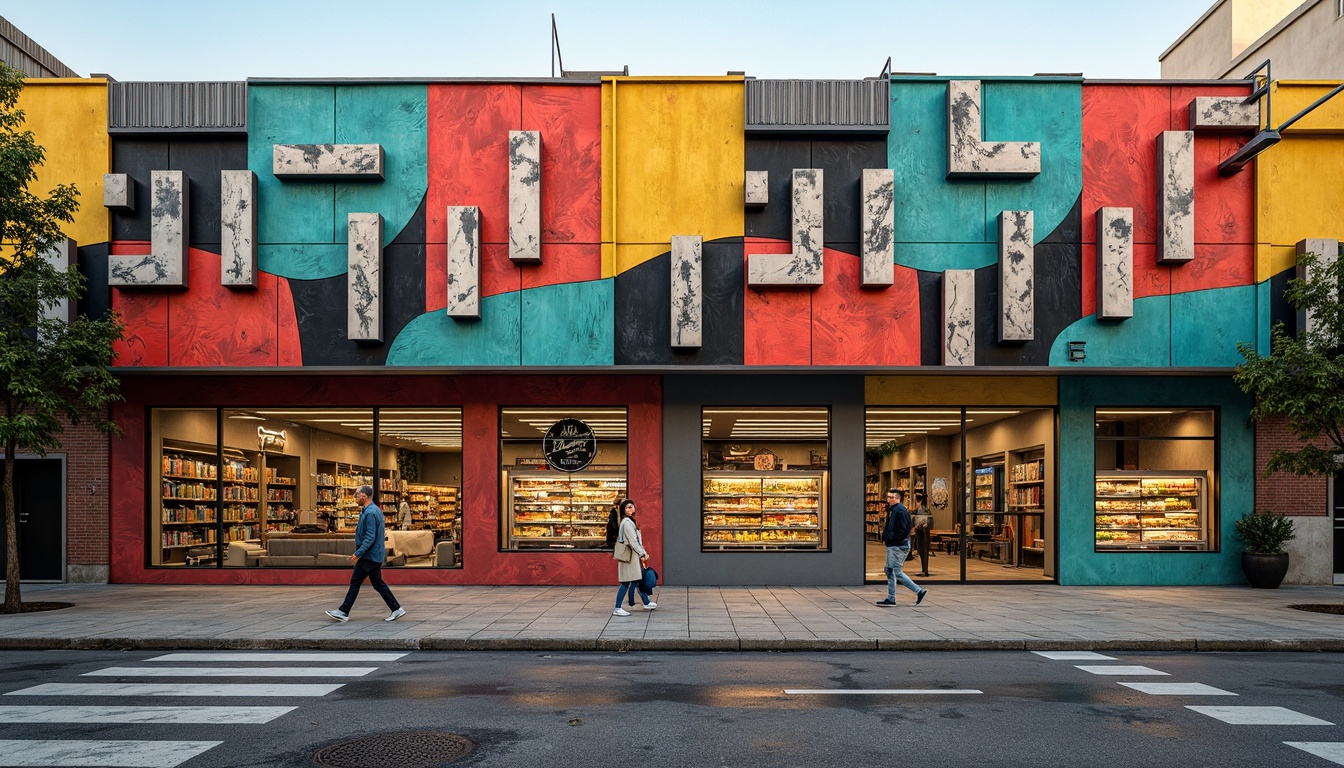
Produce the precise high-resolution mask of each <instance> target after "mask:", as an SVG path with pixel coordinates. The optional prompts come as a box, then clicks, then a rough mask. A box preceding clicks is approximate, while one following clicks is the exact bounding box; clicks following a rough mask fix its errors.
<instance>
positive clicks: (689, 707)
mask: <svg viewBox="0 0 1344 768" xmlns="http://www.w3.org/2000/svg"><path fill="white" fill-rule="evenodd" d="M1108 655H1109V656H1110V657H1111V658H1102V659H1050V658H1046V657H1044V656H1041V655H1038V654H1035V653H1028V652H985V653H919V654H916V653H898V652H888V653H880V652H873V653H833V654H826V653H740V652H739V653H628V654H595V653H546V654H532V653H479V652H478V653H433V652H412V653H405V654H401V653H396V652H382V653H377V654H373V655H372V656H369V655H366V654H357V655H351V654H341V653H334V652H324V653H309V654H300V655H296V653H295V652H284V653H273V654H272V653H267V654H265V655H263V654H262V653H261V652H236V653H233V654H228V655H224V656H221V655H218V654H197V653H193V654H190V655H185V656H183V655H177V654H170V653H166V652H165V653H154V652H147V651H134V652H101V651H100V652H81V651H31V652H30V651H21V652H5V653H3V654H0V694H3V695H0V765H3V766H13V765H90V764H98V765H159V766H176V765H182V766H186V767H187V768H207V767H209V766H285V767H287V768H288V767H291V766H304V765H311V764H312V756H313V754H314V752H315V751H316V750H318V749H320V748H322V747H324V746H326V745H329V744H332V743H334V742H340V741H344V740H348V739H353V738H358V737H364V736H370V735H375V734H384V733H388V732H394V731H443V732H449V733H455V734H461V735H465V736H467V737H469V738H470V739H471V740H473V741H474V742H475V743H476V747H475V748H474V750H473V751H472V752H471V753H470V754H468V755H467V756H466V757H464V758H462V759H461V760H458V761H456V762H454V763H452V765H454V766H457V765H463V766H568V765H574V766H580V765H582V766H608V765H611V766H615V765H621V766H633V765H652V766H715V765H732V766H738V765H750V766H803V765H806V766H855V765H861V766H877V765H893V766H908V767H911V768H917V767H919V766H1033V765H1050V766H1084V765H1085V766H1088V767H1089V768H1102V767H1104V766H1181V768H1191V767H1192V766H1256V768H1263V767H1264V766H1330V765H1344V659H1342V658H1341V657H1340V656H1339V655H1336V654H1288V653H1242V654H1234V653H1228V654H1216V653H1205V654H1170V653H1169V654H1163V653H1115V654H1108ZM1080 667H1096V668H1098V669H1095V670H1092V671H1088V670H1085V669H1081V668H1080ZM1118 668H1124V669H1118ZM1120 671H1124V672H1127V673H1128V674H1115V673H1116V672H1120ZM1159 673H1166V674H1159ZM240 684H241V685H249V686H254V685H259V686H295V685H298V686H318V687H317V688H306V687H305V688H293V687H285V688H278V689H277V688H247V689H238V688H228V687H223V686H235V685H240ZM1125 684H1129V685H1132V686H1138V687H1139V688H1140V689H1143V690H1140V689H1136V688H1134V687H1128V686H1127V685H1125ZM1154 684H1165V685H1168V686H1169V685H1171V684H1185V685H1189V684H1198V685H1202V686H1206V687H1197V688H1195V689H1190V688H1181V689H1178V692H1177V693H1176V694H1175V695H1172V691H1171V690H1170V689H1165V690H1156V692H1154V690H1155V689H1152V688H1150V687H1148V686H1152V685H1154ZM72 685H73V686H80V687H78V688H69V687H66V686H72ZM182 685H187V686H195V687H192V688H177V687H172V686H182ZM128 686H130V687H128ZM146 686H170V687H167V688H155V687H146ZM836 690H846V691H851V693H844V694H835V693H830V692H831V691H836ZM1145 691H1147V692H1145ZM186 692H191V693H193V694H198V695H190V696H187V695H182V694H183V693H186ZM275 694H278V695H275ZM301 694H302V695H301ZM1230 694H1236V695H1235V696H1234V695H1230ZM1191 706H1195V707H1218V708H1230V709H1226V710H1223V709H1219V710H1204V711H1201V710H1195V709H1191V708H1189V707H1191ZM109 707H111V708H114V709H110V710H109V709H107V708H109ZM139 707H155V708H156V709H154V710H151V711H148V712H146V711H145V710H141V709H121V708H139ZM198 707H208V708H210V709H206V710H197V709H196V708H198ZM266 707H270V708H279V709H259V708H266ZM90 708H93V709H90ZM290 708H292V709H290ZM1264 708H1270V709H1264ZM109 718H112V719H121V720H127V719H129V720H140V721H143V722H103V721H104V720H107V719H109ZM234 718H247V719H252V720H258V721H261V720H264V722H230V720H231V719H234ZM34 719H36V720H37V721H34ZM42 720H47V721H51V720H57V721H60V720H64V721H66V722H41V721H42ZM70 720H81V721H82V722H68V721H70ZM177 720H200V721H203V722H176V721H177ZM1229 720H1230V721H1232V722H1229ZM1242 720H1246V721H1249V722H1247V723H1241V724H1238V722H1236V721H1242ZM1313 720H1314V721H1316V722H1312V721H1313ZM1285 721H1286V722H1285ZM99 742H107V744H100V743H99ZM140 742H148V745H144V744H140ZM1286 742H1301V743H1310V744H1324V745H1327V746H1314V747H1309V749H1311V750H1313V751H1314V752H1315V754H1313V752H1310V751H1307V750H1304V749H1299V748H1296V747H1293V746H1290V745H1288V744H1287V743H1286ZM1328 745H1333V746H1328ZM81 750H83V752H84V753H85V754H89V753H95V754H98V755H101V756H100V757H97V758H90V757H87V756H86V757H78V755H79V754H81ZM1320 754H1324V755H1333V756H1334V757H1333V759H1331V758H1330V757H1322V756H1318V755H1320ZM62 755H68V756H70V760H72V762H56V761H57V760H64V759H65V758H64V757H61V756H62ZM94 759H98V760H104V761H105V762H97V763H94V762H89V761H91V760H94ZM80 760H83V761H84V762H80ZM107 760H114V761H115V760H122V761H123V762H106V761H107ZM137 760H138V761H139V762H135V761H137ZM25 761H29V762H25ZM32 761H36V762H32ZM126 761H130V762H126ZM151 761H158V762H151ZM378 764H380V763H374V765H378ZM397 764H398V765H401V766H403V768H405V767H406V766H407V763H405V762H404V761H403V762H400V763H397Z"/></svg>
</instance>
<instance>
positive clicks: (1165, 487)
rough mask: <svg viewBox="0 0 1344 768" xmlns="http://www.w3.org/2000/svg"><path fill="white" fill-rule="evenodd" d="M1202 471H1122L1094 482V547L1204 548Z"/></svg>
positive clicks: (1205, 516)
mask: <svg viewBox="0 0 1344 768" xmlns="http://www.w3.org/2000/svg"><path fill="white" fill-rule="evenodd" d="M1207 484H1208V483H1207V476H1206V475H1205V474H1204V473H1203V472H1160V471H1123V472H1109V473H1105V474H1098V475H1097V477H1096V548H1097V551H1098V552H1107V551H1116V550H1122V551H1123V550H1185V551H1199V552H1202V551H1206V550H1208V549H1209V535H1208V532H1209V510H1208V507H1209V505H1208V488H1207Z"/></svg>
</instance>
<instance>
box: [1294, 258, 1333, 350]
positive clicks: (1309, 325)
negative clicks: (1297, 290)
mask: <svg viewBox="0 0 1344 768" xmlns="http://www.w3.org/2000/svg"><path fill="white" fill-rule="evenodd" d="M1307 253H1314V254H1316V255H1317V256H1319V257H1320V260H1319V261H1317V262H1316V264H1317V269H1323V268H1325V267H1328V266H1330V264H1331V263H1333V262H1334V261H1335V259H1338V258H1339V241H1338V240H1332V239H1330V238H1326V237H1311V238H1307V239H1306V240H1299V241H1298V242H1297V255H1298V256H1302V255H1303V254H1307ZM1313 273H1314V271H1313V270H1309V269H1307V268H1306V267H1305V266H1303V265H1301V264H1299V265H1297V269H1296V277H1297V279H1298V280H1309V279H1311V276H1312V274H1313ZM1315 327H1316V319H1315V318H1314V317H1312V315H1311V313H1310V312H1308V311H1306V310H1301V311H1299V312H1298V313H1297V328H1298V330H1306V331H1311V330H1314V329H1315Z"/></svg>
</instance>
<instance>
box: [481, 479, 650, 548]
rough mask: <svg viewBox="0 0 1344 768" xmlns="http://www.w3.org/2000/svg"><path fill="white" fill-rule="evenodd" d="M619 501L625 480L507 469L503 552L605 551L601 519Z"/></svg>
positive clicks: (605, 519) (623, 490)
mask: <svg viewBox="0 0 1344 768" xmlns="http://www.w3.org/2000/svg"><path fill="white" fill-rule="evenodd" d="M624 496H625V475H624V474H623V473H618V472H601V471H585V472H582V473H579V474H575V475H564V474H560V473H557V472H551V471H537V470H517V469H510V470H507V471H506V472H505V473H504V497H505V498H506V499H507V500H508V506H507V509H506V510H505V513H506V516H507V519H506V520H505V521H504V533H505V537H506V539H505V542H504V546H505V548H507V549H600V548H602V547H604V546H606V535H607V516H608V514H609V513H610V511H611V508H612V507H613V506H615V504H616V502H617V501H619V500H620V499H621V498H623V497H624Z"/></svg>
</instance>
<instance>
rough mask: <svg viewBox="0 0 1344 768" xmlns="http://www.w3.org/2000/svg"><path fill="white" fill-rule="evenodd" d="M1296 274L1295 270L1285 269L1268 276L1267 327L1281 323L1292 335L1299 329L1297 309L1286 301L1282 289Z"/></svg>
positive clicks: (1284, 288) (1285, 287) (1285, 288)
mask: <svg viewBox="0 0 1344 768" xmlns="http://www.w3.org/2000/svg"><path fill="white" fill-rule="evenodd" d="M1296 276H1297V270H1295V269H1285V270H1284V271H1282V272H1280V273H1279V274H1277V275H1274V276H1273V277H1271V278H1269V327H1270V328H1273V327H1274V326H1275V325H1276V324H1278V323H1283V327H1284V330H1285V331H1287V332H1288V333H1291V334H1294V335H1296V334H1297V332H1298V331H1299V330H1301V329H1299V328H1298V327H1297V311H1296V310H1294V309H1293V305H1292V304H1289V303H1288V299H1287V298H1286V297H1285V296H1284V291H1286V290H1288V281H1289V280H1292V279H1293V278H1294V277H1296Z"/></svg>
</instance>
